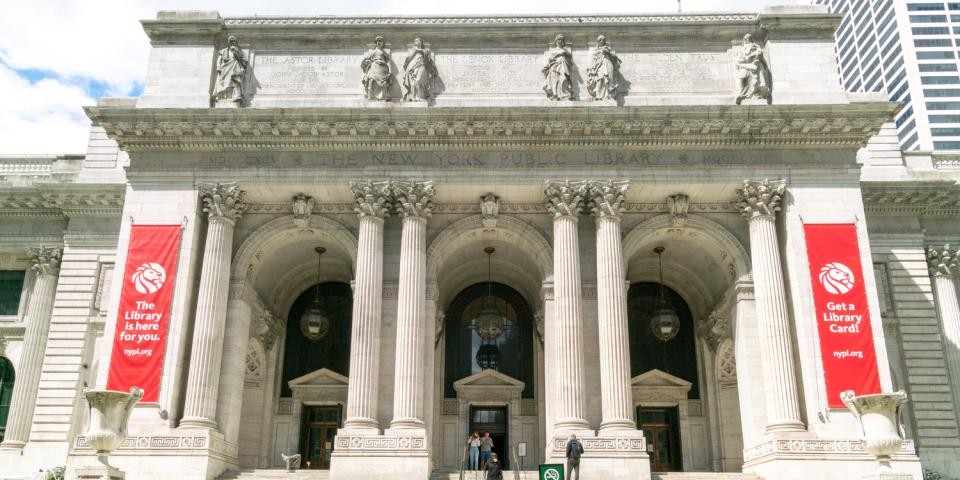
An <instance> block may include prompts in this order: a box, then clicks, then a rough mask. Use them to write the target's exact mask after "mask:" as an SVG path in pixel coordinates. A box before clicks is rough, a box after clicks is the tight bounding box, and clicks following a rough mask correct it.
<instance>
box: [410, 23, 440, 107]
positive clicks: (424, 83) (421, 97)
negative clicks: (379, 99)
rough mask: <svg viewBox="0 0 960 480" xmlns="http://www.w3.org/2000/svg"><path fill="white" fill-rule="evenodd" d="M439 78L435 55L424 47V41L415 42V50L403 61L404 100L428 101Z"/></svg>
mask: <svg viewBox="0 0 960 480" xmlns="http://www.w3.org/2000/svg"><path fill="white" fill-rule="evenodd" d="M437 78H439V75H438V74H437V66H436V64H435V63H433V53H431V52H430V49H428V48H425V47H424V46H423V40H421V39H419V38H416V39H414V40H413V48H411V49H410V53H408V54H407V58H406V60H404V61H403V83H402V86H403V99H404V100H406V101H408V102H419V101H427V100H430V98H431V97H432V96H433V85H434V82H435V81H436V80H437Z"/></svg>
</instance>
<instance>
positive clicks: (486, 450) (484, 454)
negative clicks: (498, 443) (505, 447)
mask: <svg viewBox="0 0 960 480" xmlns="http://www.w3.org/2000/svg"><path fill="white" fill-rule="evenodd" d="M492 453H493V439H492V438H490V432H483V438H481V439H480V470H484V469H485V468H486V466H487V461H488V460H490V455H491V454H492Z"/></svg>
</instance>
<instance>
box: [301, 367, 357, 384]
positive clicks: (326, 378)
mask: <svg viewBox="0 0 960 480" xmlns="http://www.w3.org/2000/svg"><path fill="white" fill-rule="evenodd" d="M348 381H349V380H348V379H347V377H344V376H343V375H340V374H339V373H337V372H334V371H333V370H328V369H326V368H321V369H320V370H314V371H312V372H310V373H308V374H306V375H303V376H301V377H297V378H294V379H293V380H290V381H289V382H287V385H290V388H291V389H293V388H295V387H346V386H347V383H348Z"/></svg>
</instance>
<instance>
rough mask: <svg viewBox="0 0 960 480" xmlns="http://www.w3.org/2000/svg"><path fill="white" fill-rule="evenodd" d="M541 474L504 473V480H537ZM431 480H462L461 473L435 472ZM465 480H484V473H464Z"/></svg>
mask: <svg viewBox="0 0 960 480" xmlns="http://www.w3.org/2000/svg"><path fill="white" fill-rule="evenodd" d="M538 478H539V473H537V471H536V470H527V471H523V472H520V476H519V477H517V476H515V475H514V473H513V471H509V472H503V480H537V479H538ZM430 480H460V472H446V471H440V472H433V475H431V476H430ZM463 480H484V476H483V472H475V471H469V472H463Z"/></svg>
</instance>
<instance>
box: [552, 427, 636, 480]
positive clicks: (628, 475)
mask: <svg viewBox="0 0 960 480" xmlns="http://www.w3.org/2000/svg"><path fill="white" fill-rule="evenodd" d="M577 437H578V440H580V443H581V444H583V457H581V459H580V469H581V471H582V472H581V475H580V478H581V479H582V480H601V479H602V480H649V479H650V477H651V474H650V456H649V455H647V441H646V439H645V438H644V437H643V433H642V432H641V431H639V430H634V431H618V432H617V433H616V434H615V435H607V434H601V435H598V436H595V437H593V436H589V437H588V436H581V435H579V434H578V435H577ZM567 439H568V436H554V437H553V438H552V439H550V443H549V444H548V446H547V458H546V463H556V464H563V465H564V468H566V464H567V458H566V451H567ZM564 478H566V477H564Z"/></svg>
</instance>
